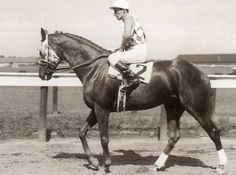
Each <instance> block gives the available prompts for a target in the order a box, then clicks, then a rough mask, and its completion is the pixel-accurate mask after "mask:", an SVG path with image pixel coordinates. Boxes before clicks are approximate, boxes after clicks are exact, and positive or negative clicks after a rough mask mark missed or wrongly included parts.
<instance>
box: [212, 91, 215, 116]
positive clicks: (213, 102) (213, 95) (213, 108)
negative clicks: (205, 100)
mask: <svg viewBox="0 0 236 175" xmlns="http://www.w3.org/2000/svg"><path fill="white" fill-rule="evenodd" d="M211 93H212V97H211V109H212V117H213V116H214V114H215V108H216V88H212V89H211Z"/></svg>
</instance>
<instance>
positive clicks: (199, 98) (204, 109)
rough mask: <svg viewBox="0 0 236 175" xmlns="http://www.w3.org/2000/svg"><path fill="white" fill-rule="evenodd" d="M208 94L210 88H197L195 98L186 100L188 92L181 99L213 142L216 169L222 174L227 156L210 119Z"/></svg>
mask: <svg viewBox="0 0 236 175" xmlns="http://www.w3.org/2000/svg"><path fill="white" fill-rule="evenodd" d="M205 89H207V88H205ZM189 92H191V91H189ZM193 94H194V93H192V95H193ZM209 94H210V89H208V90H204V89H198V93H197V92H195V96H194V97H195V98H192V101H191V102H190V101H188V99H189V98H188V97H189V96H191V95H190V94H187V95H186V96H184V95H183V98H182V101H183V102H184V104H185V107H186V110H187V111H188V112H189V113H190V114H191V115H192V116H193V117H194V118H195V119H196V120H197V121H198V122H199V124H200V125H201V126H202V128H203V129H204V130H205V131H206V132H207V134H208V135H209V137H210V138H211V140H212V141H213V142H214V144H215V147H216V150H217V152H218V156H219V166H218V168H217V171H218V173H219V174H223V173H224V166H225V165H226V163H227V157H226V154H225V151H224V149H223V147H222V144H221V139H220V131H219V129H218V128H217V127H216V126H215V124H214V123H213V121H212V119H211V116H212V108H211V104H210V103H211V99H210V98H211V97H210V95H209Z"/></svg>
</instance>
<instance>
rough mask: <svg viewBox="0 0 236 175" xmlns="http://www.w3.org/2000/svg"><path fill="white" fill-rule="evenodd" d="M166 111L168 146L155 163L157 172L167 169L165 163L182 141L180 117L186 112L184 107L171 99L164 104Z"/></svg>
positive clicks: (176, 100)
mask: <svg viewBox="0 0 236 175" xmlns="http://www.w3.org/2000/svg"><path fill="white" fill-rule="evenodd" d="M164 106H165V109H166V116H167V126H168V137H169V138H168V144H167V146H166V147H165V149H164V151H163V152H162V154H161V155H160V156H159V158H158V159H157V161H156V162H155V166H156V168H155V169H156V170H163V169H164V167H165V162H166V160H167V158H168V156H169V154H170V152H171V150H172V149H173V148H174V146H175V144H176V143H177V142H178V140H179V139H180V131H179V121H180V117H181V115H182V114H183V112H184V111H185V109H184V108H183V106H182V105H181V104H180V103H179V101H178V99H176V98H174V97H173V98H170V99H169V100H167V101H166V103H164Z"/></svg>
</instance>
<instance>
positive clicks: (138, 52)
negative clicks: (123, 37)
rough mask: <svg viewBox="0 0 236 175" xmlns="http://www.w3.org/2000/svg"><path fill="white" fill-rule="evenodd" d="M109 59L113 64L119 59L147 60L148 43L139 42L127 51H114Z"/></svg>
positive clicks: (137, 61)
mask: <svg viewBox="0 0 236 175" xmlns="http://www.w3.org/2000/svg"><path fill="white" fill-rule="evenodd" d="M108 60H109V62H110V64H111V65H112V66H115V64H116V63H117V62H118V61H122V62H123V63H130V64H131V63H142V62H145V61H146V60H147V47H146V44H138V45H136V46H134V47H132V48H130V49H129V50H127V51H124V52H116V53H112V54H111V55H110V56H109V57H108Z"/></svg>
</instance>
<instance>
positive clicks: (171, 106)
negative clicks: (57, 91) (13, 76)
mask: <svg viewBox="0 0 236 175" xmlns="http://www.w3.org/2000/svg"><path fill="white" fill-rule="evenodd" d="M41 37H42V40H41V46H40V49H39V53H40V60H39V77H40V78H41V79H42V80H49V79H50V78H51V77H52V74H53V73H54V72H55V71H56V70H57V66H58V65H59V64H60V62H61V61H62V60H64V61H66V62H67V63H68V64H69V65H70V68H71V69H73V70H74V72H75V74H76V75H77V76H78V78H79V79H80V81H81V82H82V84H83V98H84V102H85V104H86V105H87V106H88V107H89V108H90V109H91V112H90V114H89V115H88V117H87V119H86V121H85V124H84V125H83V126H82V128H80V131H79V138H80V140H81V142H82V146H83V149H84V152H85V155H86V157H87V160H88V162H89V165H90V166H91V167H92V168H93V169H95V170H98V169H99V163H98V160H97V159H96V158H94V157H93V155H92V153H91V151H90V148H89V145H88V142H87V138H86V136H87V133H88V131H89V129H90V128H92V127H93V126H94V125H95V124H97V123H98V126H99V132H100V141H101V146H102V149H103V156H104V162H103V164H104V168H105V170H108V171H109V167H110V165H111V159H110V154H109V147H108V143H109V134H108V125H109V114H110V113H111V112H116V105H117V101H116V100H117V97H118V95H117V93H118V89H119V85H120V81H119V80H116V79H113V78H111V77H109V76H108V68H109V62H108V59H107V57H108V55H109V54H111V52H110V51H109V50H107V49H104V48H102V47H101V46H99V45H97V44H95V43H94V42H92V41H90V40H88V39H86V38H83V37H81V36H77V35H74V34H69V33H52V34H49V33H48V32H47V30H45V29H42V28H41ZM211 98H212V94H211V85H210V80H209V78H208V77H207V75H206V74H205V73H203V72H202V71H200V70H199V69H198V68H197V67H196V66H195V65H193V64H192V63H190V62H188V61H186V60H183V59H177V58H175V59H172V60H163V61H154V63H153V69H152V75H151V79H150V83H149V84H140V85H139V86H138V87H137V88H136V89H134V90H133V91H131V92H129V95H128V97H127V103H126V109H127V111H134V110H145V109H149V108H153V107H156V106H159V105H161V104H163V105H164V107H165V110H166V116H167V126H168V143H167V145H166V147H165V149H164V150H163V152H162V153H161V155H160V156H159V157H158V159H157V161H156V162H155V163H154V169H155V170H156V171H159V170H164V169H165V163H166V161H167V159H168V156H169V154H170V152H171V150H172V149H173V148H174V146H175V144H176V143H177V142H178V140H179V139H180V118H181V116H182V114H183V112H184V111H187V112H188V113H189V114H191V115H192V116H193V117H194V118H195V119H196V121H197V122H198V123H199V124H200V125H201V126H202V128H203V129H204V130H205V131H206V132H207V134H208V135H209V137H210V138H211V140H212V141H213V143H214V144H215V147H216V151H217V153H218V157H219V164H218V166H217V172H218V173H219V174H222V173H224V168H225V165H226V163H227V157H226V154H225V151H224V149H223V146H222V143H221V139H220V135H219V133H220V130H219V129H218V128H217V127H216V125H215V124H214V123H213V121H212V115H213V113H212V107H211Z"/></svg>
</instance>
